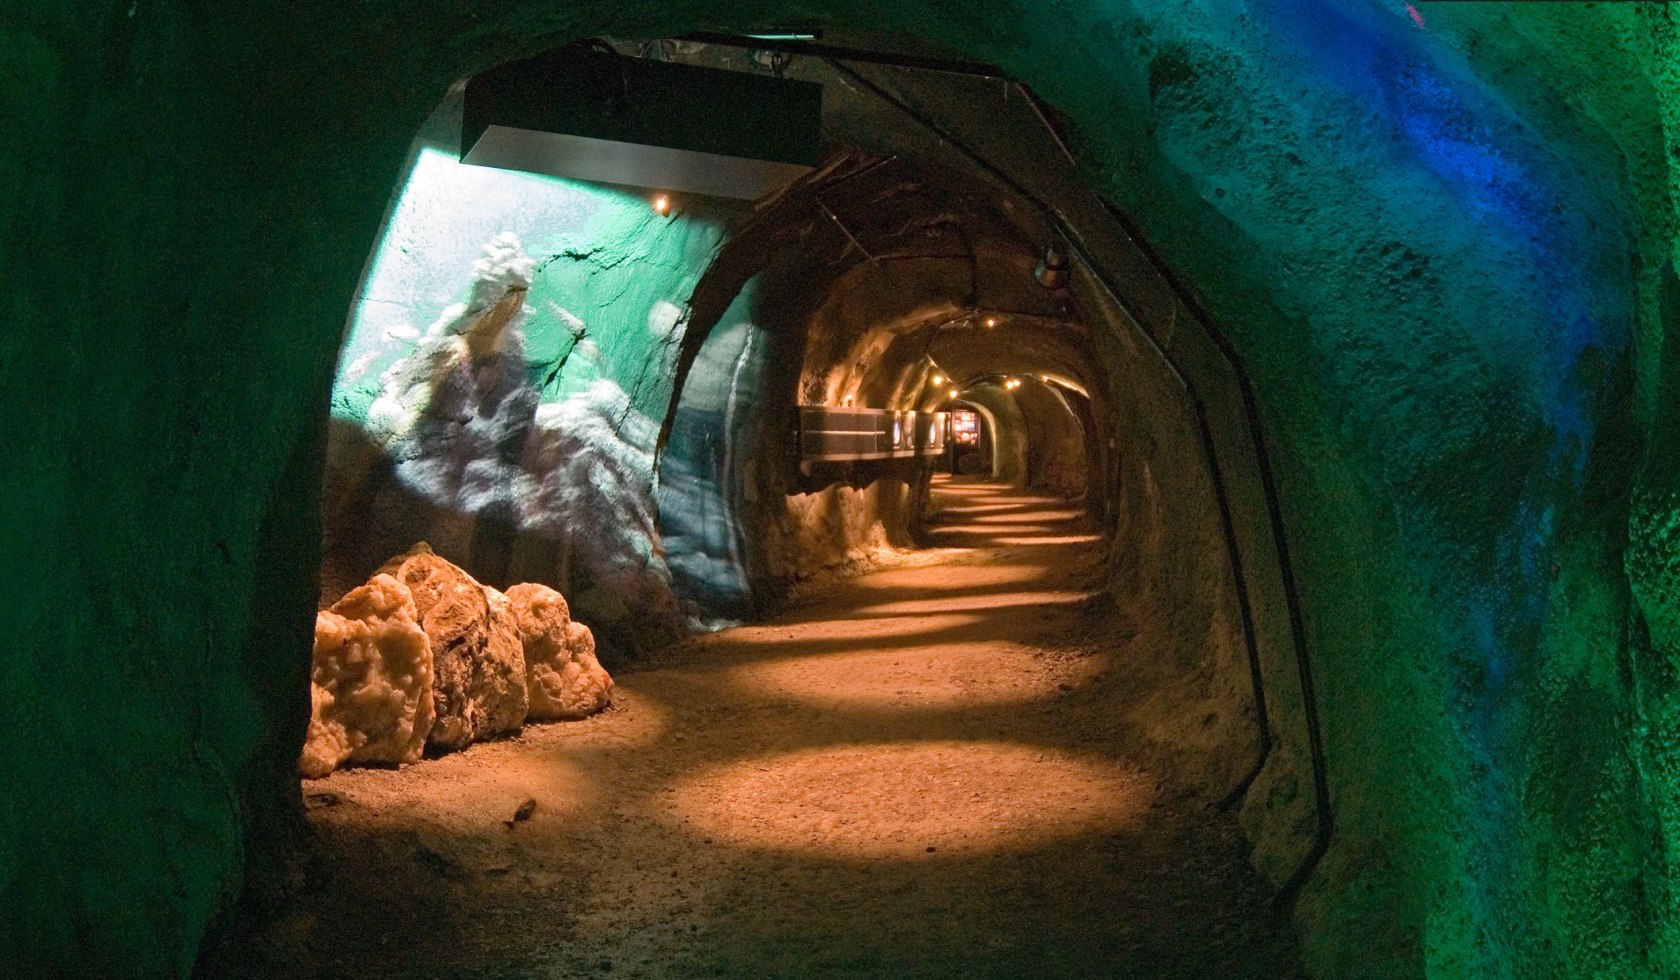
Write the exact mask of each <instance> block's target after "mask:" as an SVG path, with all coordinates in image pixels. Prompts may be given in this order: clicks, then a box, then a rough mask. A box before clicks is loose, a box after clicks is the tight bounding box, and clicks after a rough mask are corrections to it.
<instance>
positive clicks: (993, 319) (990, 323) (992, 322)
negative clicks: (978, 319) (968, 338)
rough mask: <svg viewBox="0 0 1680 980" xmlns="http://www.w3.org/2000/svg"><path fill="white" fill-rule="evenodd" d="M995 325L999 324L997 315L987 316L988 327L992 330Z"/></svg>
mask: <svg viewBox="0 0 1680 980" xmlns="http://www.w3.org/2000/svg"><path fill="white" fill-rule="evenodd" d="M995 326H997V317H995V316H989V317H987V318H986V329H987V330H990V329H991V328H993V327H995Z"/></svg>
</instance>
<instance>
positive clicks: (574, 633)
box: [507, 582, 613, 721]
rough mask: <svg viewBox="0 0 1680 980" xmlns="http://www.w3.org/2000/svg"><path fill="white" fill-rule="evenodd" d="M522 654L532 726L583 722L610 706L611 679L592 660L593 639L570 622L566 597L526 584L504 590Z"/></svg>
mask: <svg viewBox="0 0 1680 980" xmlns="http://www.w3.org/2000/svg"><path fill="white" fill-rule="evenodd" d="M507 598H508V600H509V601H510V602H511V603H512V605H513V612H514V617H515V619H516V620H517V622H518V623H519V637H520V640H521V641H522V642H523V644H524V649H525V680H526V687H527V688H528V689H529V690H530V692H531V710H530V714H529V715H528V718H529V719H530V720H531V721H549V720H561V719H568V718H583V717H585V716H587V715H592V714H594V713H595V712H597V711H600V710H601V709H602V708H605V707H606V706H607V705H608V704H609V703H611V701H612V689H613V680H612V678H611V677H610V676H608V674H607V672H606V670H605V669H604V668H602V666H601V662H600V661H599V660H597V659H595V636H594V634H592V633H590V631H589V627H587V626H585V625H583V624H582V623H580V622H577V621H576V620H574V619H572V618H571V610H570V609H569V608H568V607H567V606H566V598H565V597H564V596H562V595H561V594H560V593H558V592H556V591H554V590H553V589H551V588H549V587H548V586H546V585H538V584H536V583H532V582H527V583H524V584H521V585H516V586H514V587H513V588H511V589H509V590H508V591H507Z"/></svg>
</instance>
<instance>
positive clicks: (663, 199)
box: [653, 194, 671, 218]
mask: <svg viewBox="0 0 1680 980" xmlns="http://www.w3.org/2000/svg"><path fill="white" fill-rule="evenodd" d="M653 211H654V213H655V214H657V215H659V216H660V217H661V218H663V217H665V216H667V215H669V214H670V213H671V197H670V195H669V194H659V195H656V196H655V197H654V199H653Z"/></svg>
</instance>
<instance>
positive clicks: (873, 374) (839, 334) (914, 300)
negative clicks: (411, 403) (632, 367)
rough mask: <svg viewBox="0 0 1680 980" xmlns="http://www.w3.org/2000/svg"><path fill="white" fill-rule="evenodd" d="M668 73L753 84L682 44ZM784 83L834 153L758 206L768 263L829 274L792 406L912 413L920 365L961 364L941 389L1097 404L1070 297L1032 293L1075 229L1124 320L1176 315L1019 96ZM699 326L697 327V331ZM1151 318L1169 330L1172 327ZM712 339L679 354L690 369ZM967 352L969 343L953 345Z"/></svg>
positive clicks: (723, 62) (863, 73)
mask: <svg viewBox="0 0 1680 980" xmlns="http://www.w3.org/2000/svg"><path fill="white" fill-rule="evenodd" d="M834 37H835V42H836V44H837V45H840V44H843V45H845V46H849V47H857V48H860V49H871V50H876V51H883V50H885V51H894V50H896V51H905V52H908V53H911V54H913V55H925V54H933V55H943V54H944V52H941V51H939V50H938V49H937V47H921V48H918V47H916V46H915V45H909V46H906V45H904V44H903V43H901V42H894V41H892V40H891V39H875V38H870V37H867V36H863V35H836V36H834ZM621 47H622V48H623V49H625V50H627V51H629V50H634V46H633V45H631V44H628V43H625V44H621ZM669 56H670V57H672V59H673V60H677V61H688V62H691V63H696V64H704V65H710V66H713V67H723V68H729V69H733V70H739V71H762V70H763V69H762V68H761V67H759V66H757V65H755V63H754V62H753V59H752V56H751V53H750V52H748V51H746V50H744V49H741V48H735V47H728V46H720V45H705V46H696V45H689V44H681V45H676V46H673V48H672V49H671V50H670V52H669ZM785 71H786V75H787V76H788V77H790V78H798V79H802V80H806V81H812V82H817V83H819V84H822V85H823V86H824V105H823V132H824V136H825V140H826V141H827V144H828V148H829V151H830V154H831V156H830V159H829V161H828V163H827V164H826V165H825V166H824V167H822V168H819V170H818V171H816V172H815V173H814V174H813V175H812V176H811V177H810V178H808V179H807V180H805V181H802V182H800V183H799V184H798V185H795V186H794V187H793V188H790V189H789V190H788V191H787V192H786V193H784V194H783V195H781V196H779V197H777V198H773V199H772V200H770V201H768V202H765V203H763V204H761V205H760V214H759V216H758V218H757V219H755V220H756V221H762V222H763V223H764V224H766V225H770V226H774V227H773V228H772V229H768V230H766V229H754V231H755V232H761V233H764V234H766V235H767V237H768V238H769V239H770V240H771V241H773V242H775V243H776V244H775V245H774V246H768V247H773V248H776V249H781V250H787V249H792V248H800V249H805V250H808V251H812V250H819V249H820V250H821V251H823V252H825V253H827V254H829V255H830V256H832V262H833V263H834V264H833V265H831V266H829V267H827V268H825V269H824V270H823V273H822V276H823V277H831V278H830V281H829V282H819V281H816V280H817V279H818V278H820V277H816V276H813V281H812V284H811V289H812V290H813V292H819V291H820V292H823V293H826V298H825V299H823V300H822V301H820V302H817V301H813V302H812V322H813V328H812V330H811V336H812V349H811V350H810V351H809V352H808V357H807V362H808V373H807V378H806V382H805V385H804V387H803V390H802V396H801V397H802V400H805V401H808V402H814V403H823V402H828V403H833V404H839V403H841V402H842V401H843V400H844V399H845V398H847V397H851V398H852V399H854V401H855V403H857V404H860V405H862V404H872V403H879V404H880V405H881V406H883V407H884V406H886V405H888V404H891V405H894V406H902V405H905V404H907V400H914V399H915V398H916V396H917V394H918V393H919V392H920V390H921V379H920V378H918V377H916V376H915V375H914V373H913V372H912V371H911V370H910V368H911V366H912V365H913V364H915V363H916V362H918V361H920V360H921V359H922V358H924V357H926V356H929V355H932V356H934V358H935V360H938V361H940V363H941V364H942V365H943V359H944V358H947V357H949V358H954V359H955V360H954V361H953V363H952V365H951V366H950V373H952V374H955V375H959V376H960V375H979V374H982V373H987V372H998V373H1010V372H1019V373H1027V374H1033V375H1039V374H1047V373H1048V374H1057V375H1061V376H1064V377H1066V378H1068V379H1069V380H1071V381H1073V382H1075V383H1076V384H1078V385H1079V386H1081V387H1084V388H1087V389H1091V388H1095V387H1100V385H1098V384H1097V381H1098V378H1099V375H1100V369H1099V368H1098V366H1097V362H1096V361H1095V360H1094V358H1093V352H1092V350H1091V348H1090V332H1089V328H1088V327H1087V326H1086V325H1085V323H1084V322H1083V321H1085V320H1086V319H1088V316H1087V315H1085V314H1084V313H1083V312H1082V311H1081V310H1080V309H1079V308H1078V306H1079V304H1078V302H1077V300H1076V299H1075V296H1076V293H1077V291H1076V290H1073V289H1054V290H1052V289H1045V288H1044V287H1042V286H1040V285H1039V284H1038V283H1037V282H1036V281H1035V280H1034V278H1033V271H1034V269H1035V267H1036V266H1037V264H1038V262H1039V260H1040V258H1041V257H1042V256H1043V254H1044V250H1045V248H1046V246H1049V245H1052V244H1054V245H1055V246H1056V247H1058V248H1059V249H1064V250H1065V248H1066V242H1065V241H1064V240H1063V236H1062V235H1061V233H1060V229H1059V228H1058V225H1059V224H1065V223H1069V222H1071V223H1074V224H1077V225H1078V226H1079V227H1080V230H1081V235H1082V238H1084V239H1085V240H1086V242H1087V243H1088V245H1089V247H1093V248H1095V249H1097V250H1099V251H1101V253H1102V258H1103V259H1104V261H1105V263H1106V265H1107V267H1108V270H1109V271H1110V272H1111V273H1113V272H1115V271H1118V272H1119V273H1120V277H1119V278H1120V279H1121V281H1122V282H1123V283H1124V285H1125V287H1126V288H1127V290H1128V292H1127V295H1126V296H1125V302H1124V305H1123V308H1128V309H1129V308H1130V307H1131V306H1132V305H1133V304H1134V303H1136V304H1138V305H1140V306H1143V307H1146V308H1153V309H1160V310H1176V309H1177V301H1176V299H1175V298H1174V297H1173V296H1172V294H1171V292H1170V290H1168V289H1167V288H1166V287H1165V285H1164V284H1163V283H1161V282H1160V281H1159V279H1158V278H1157V277H1156V276H1155V274H1154V273H1153V271H1152V270H1150V269H1149V268H1148V263H1147V262H1146V261H1145V260H1144V258H1143V256H1142V255H1141V253H1139V252H1137V250H1136V249H1135V247H1133V246H1132V244H1131V243H1130V242H1129V240H1127V239H1126V238H1125V237H1124V235H1123V234H1121V233H1119V231H1118V229H1115V228H1114V227H1113V224H1112V219H1111V218H1110V216H1109V214H1108V212H1107V211H1106V209H1105V208H1104V207H1103V205H1102V202H1101V201H1100V200H1099V199H1097V198H1096V197H1095V195H1093V194H1092V193H1091V192H1090V191H1089V189H1088V188H1087V186H1086V184H1085V182H1084V180H1083V179H1082V178H1081V176H1080V175H1079V174H1078V173H1077V172H1076V171H1075V170H1074V168H1073V167H1072V165H1071V164H1070V162H1069V160H1068V158H1067V156H1066V155H1065V154H1064V153H1063V152H1062V150H1061V149H1059V148H1058V144H1057V140H1058V139H1059V137H1058V136H1057V135H1056V134H1055V133H1054V132H1053V131H1052V130H1051V129H1050V128H1049V127H1048V125H1047V121H1046V118H1045V116H1044V115H1043V114H1042V113H1043V112H1045V111H1046V110H1044V109H1042V107H1040V106H1037V105H1036V104H1035V103H1033V102H1032V101H1030V99H1029V97H1028V96H1027V94H1026V93H1025V92H1024V91H1023V90H1019V89H1017V88H1014V87H1012V86H1011V85H1009V84H1008V83H1007V82H1005V81H1004V80H1002V79H997V78H984V77H974V76H967V75H961V74H953V73H948V72H937V71H923V70H914V69H903V68H895V67H888V66H879V65H861V64H857V63H849V64H842V63H840V62H836V61H830V60H826V59H821V58H814V57H794V58H792V59H791V61H790V62H789V63H788V65H787V67H786V69H785ZM907 109H908V110H909V111H908V112H907V111H906V110H907ZM923 112H926V113H927V115H926V116H925V117H924V118H921V119H918V118H916V117H915V116H914V115H913V114H914V113H923ZM946 127H949V129H950V130H951V131H954V132H960V133H961V142H960V143H959V142H955V141H953V140H951V139H947V138H945V137H944V136H943V135H941V131H942V130H943V129H944V128H946ZM970 151H973V152H972V153H971V152H970ZM973 153H978V154H979V155H980V156H981V157H983V161H981V160H977V158H976V156H975V155H973ZM1045 209H1049V210H1048V212H1047V211H1046V210H1045ZM755 238H756V235H755V234H748V235H743V237H742V239H741V244H742V245H744V246H746V247H750V248H766V247H767V246H764V245H748V243H749V242H752V241H753V240H754V239H755ZM819 243H820V244H819ZM726 264H727V263H726ZM1073 265H1074V266H1075V270H1076V272H1078V271H1079V270H1080V269H1081V268H1082V267H1083V263H1082V262H1081V261H1080V260H1079V258H1078V257H1077V256H1076V257H1075V259H1074V262H1073ZM741 274H744V273H737V275H741ZM703 307H704V304H697V308H703ZM969 311H974V312H975V313H976V314H977V315H978V316H977V319H976V323H977V324H983V323H984V322H985V320H986V319H987V318H992V317H995V318H996V319H997V321H998V323H999V326H998V329H996V330H991V331H983V332H984V333H985V334H987V335H989V336H986V337H982V336H980V334H981V333H982V331H980V330H978V329H976V330H975V331H973V332H972V333H971V332H970V331H969V329H968V326H967V323H966V321H964V320H963V317H964V314H966V313H967V312H969ZM1097 315H1098V316H1100V317H1104V318H1106V317H1108V316H1111V315H1112V313H1111V311H1110V310H1109V309H1107V308H1105V309H1104V310H1101V311H1097ZM696 319H697V322H699V323H701V324H702V325H704V323H705V321H706V317H705V316H704V315H703V314H702V315H697V317H696ZM1160 319H1163V320H1165V322H1167V323H1169V324H1176V323H1177V322H1178V316H1177V315H1175V314H1174V313H1168V314H1166V315H1165V316H1164V317H1161V318H1160ZM1114 327H1115V329H1117V330H1124V329H1125V326H1124V325H1123V324H1118V323H1117V324H1114ZM704 333H705V331H704V330H698V331H693V332H691V335H690V336H689V337H687V338H685V341H684V343H685V348H686V350H685V361H686V360H687V359H691V358H692V356H693V353H694V352H695V351H697V350H698V345H699V344H700V343H702V342H703V340H704ZM1169 336H1170V335H1169ZM965 337H972V339H974V341H975V343H973V344H972V345H965V344H963V343H962V338H965ZM936 350H937V351H939V353H935V351H936ZM680 370H681V369H680V368H679V371H680Z"/></svg>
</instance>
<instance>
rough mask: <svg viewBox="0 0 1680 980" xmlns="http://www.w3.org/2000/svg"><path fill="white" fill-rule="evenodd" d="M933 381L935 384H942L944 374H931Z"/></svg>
mask: <svg viewBox="0 0 1680 980" xmlns="http://www.w3.org/2000/svg"><path fill="white" fill-rule="evenodd" d="M933 383H934V384H936V385H937V384H944V383H945V376H944V375H943V374H936V375H934V376H933Z"/></svg>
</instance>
